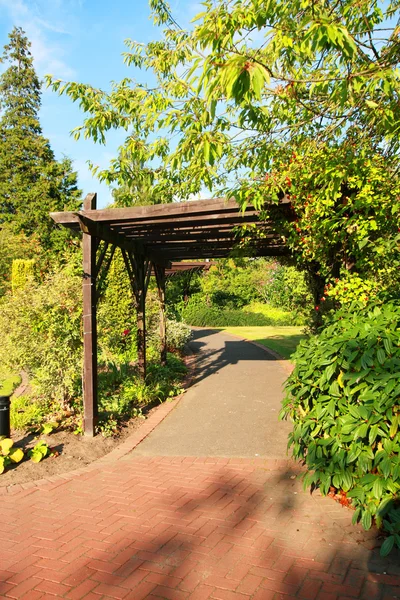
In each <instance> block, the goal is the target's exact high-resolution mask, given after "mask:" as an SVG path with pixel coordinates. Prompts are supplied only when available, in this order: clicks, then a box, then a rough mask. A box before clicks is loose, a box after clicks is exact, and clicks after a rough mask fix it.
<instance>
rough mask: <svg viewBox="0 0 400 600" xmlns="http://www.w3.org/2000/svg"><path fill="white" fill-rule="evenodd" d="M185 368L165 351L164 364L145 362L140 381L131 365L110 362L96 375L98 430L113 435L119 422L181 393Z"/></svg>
mask: <svg viewBox="0 0 400 600" xmlns="http://www.w3.org/2000/svg"><path fill="white" fill-rule="evenodd" d="M186 370H187V369H186V367H185V365H184V363H183V361H182V360H181V359H179V358H178V357H176V356H174V355H173V354H168V356H167V364H166V365H161V364H160V363H159V362H158V361H157V362H149V363H148V369H147V371H148V372H147V377H146V381H145V382H143V381H141V380H140V379H139V378H138V377H137V374H136V373H135V369H134V367H132V366H130V365H128V364H125V365H121V366H120V367H117V366H116V365H113V364H109V365H108V366H107V368H106V369H104V370H103V371H102V372H100V374H99V410H100V412H99V417H100V419H99V431H100V432H101V433H102V434H103V435H105V436H108V435H114V434H115V433H117V431H118V428H119V426H120V424H121V423H122V422H124V421H126V420H127V419H129V418H131V417H141V416H143V411H144V410H145V409H146V407H149V406H154V405H155V404H156V403H159V402H163V401H164V400H166V399H168V398H171V397H173V396H175V395H177V394H178V393H180V392H181V384H182V379H183V377H184V375H185V374H186Z"/></svg>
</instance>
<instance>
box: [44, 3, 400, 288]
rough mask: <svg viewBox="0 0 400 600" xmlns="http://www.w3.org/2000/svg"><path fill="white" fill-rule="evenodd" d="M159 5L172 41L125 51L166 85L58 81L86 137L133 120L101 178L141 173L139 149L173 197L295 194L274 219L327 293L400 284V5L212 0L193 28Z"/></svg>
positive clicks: (257, 201) (157, 14)
mask: <svg viewBox="0 0 400 600" xmlns="http://www.w3.org/2000/svg"><path fill="white" fill-rule="evenodd" d="M150 4H151V6H152V8H153V14H154V19H155V22H156V23H157V24H159V25H161V26H163V27H164V36H163V39H162V40H161V41H157V42H150V43H148V44H147V45H144V44H140V43H137V42H132V41H128V42H127V45H128V48H129V52H127V53H126V54H125V62H127V63H128V64H130V65H134V66H135V67H140V68H142V69H143V70H149V71H152V73H153V75H154V76H155V78H156V81H157V85H152V86H151V87H150V86H144V85H142V84H137V83H135V82H134V81H133V80H129V79H124V80H123V81H122V82H121V83H120V84H118V85H115V86H114V87H113V89H112V91H111V92H110V93H109V94H107V93H106V92H103V91H102V90H98V89H94V88H93V87H91V86H90V85H82V84H76V83H73V82H70V83H62V82H60V81H55V80H52V79H51V78H50V79H49V83H51V84H52V85H53V89H55V90H58V91H59V92H60V93H66V94H68V95H69V96H70V97H71V98H72V99H73V100H74V101H78V102H79V103H80V105H81V107H82V108H83V110H84V111H86V112H88V113H89V116H88V117H87V118H86V119H85V121H84V123H83V125H82V126H81V127H78V128H77V129H76V130H75V134H76V136H77V137H79V135H80V134H81V133H82V132H84V134H85V136H89V137H92V138H93V139H94V140H95V141H101V142H102V141H104V140H105V136H106V133H107V131H108V130H109V129H111V128H119V127H122V128H125V129H126V130H128V131H129V135H128V137H127V138H126V141H125V144H124V145H123V147H122V148H121V151H120V155H119V158H118V159H117V160H116V161H113V163H112V164H111V165H110V168H109V169H106V170H104V171H102V172H99V176H100V177H101V178H103V179H105V180H107V181H110V182H112V181H119V182H125V183H128V184H129V181H130V172H129V166H130V158H131V157H132V156H136V157H138V158H139V159H140V161H141V163H142V164H144V165H146V168H147V169H148V168H149V165H156V167H157V168H154V169H153V173H154V187H155V188H156V190H157V193H159V194H160V195H161V196H162V194H163V193H165V191H166V190H167V193H168V194H172V196H173V197H176V198H185V199H186V198H188V197H189V196H190V194H193V193H197V192H199V191H200V190H201V189H202V187H203V186H206V187H208V188H209V189H210V190H213V191H214V192H216V193H218V194H221V193H222V194H225V195H229V196H233V197H235V198H236V199H237V201H238V202H239V204H240V205H242V206H244V205H246V204H247V203H253V204H254V205H255V206H256V207H257V208H259V209H261V210H262V218H265V219H267V218H269V216H270V214H269V205H270V203H277V202H278V201H279V200H280V199H281V198H282V197H283V196H284V195H285V194H286V195H288V196H289V197H290V200H291V204H292V214H291V218H289V219H286V220H282V221H280V222H276V223H275V225H276V227H277V229H278V230H279V231H281V233H282V235H283V236H284V237H285V239H286V243H287V245H288V246H289V247H290V248H291V250H292V253H293V256H294V258H295V259H296V261H297V263H298V264H299V265H300V266H301V267H302V268H305V269H306V270H308V272H309V273H310V275H311V276H312V278H313V281H314V287H315V297H316V299H319V298H321V296H322V294H323V289H324V285H325V283H326V281H327V279H329V278H331V279H332V280H333V281H334V280H335V279H338V278H340V277H342V276H343V274H344V273H345V274H346V273H348V272H350V273H351V272H358V273H360V274H362V276H363V277H367V278H368V277H372V278H374V279H376V280H377V281H379V282H380V286H378V287H381V289H383V290H386V293H387V294H388V295H393V294H398V291H399V289H400V281H399V275H398V273H399V270H398V269H397V268H395V269H393V267H392V262H391V261H392V260H393V257H395V259H396V261H397V263H398V260H399V258H398V257H399V239H400V238H399V236H398V231H397V228H398V221H399V216H400V211H399V205H400V203H399V198H400V179H399V166H400V165H399V154H398V151H399V142H398V129H399V123H400V103H399V94H398V89H399V74H398V70H397V67H398V62H399V50H400V41H399V35H398V34H399V30H400V29H399V26H398V23H397V20H398V15H399V11H398V3H397V2H390V3H388V4H386V5H385V7H384V8H381V7H380V6H379V5H378V3H377V2H376V1H375V0H365V1H363V2H358V3H355V2H354V1H353V0H343V1H342V2H338V3H332V2H329V1H327V0H317V1H316V2H312V3H311V2H310V3H309V2H307V1H304V0H294V1H293V2H287V1H286V0H269V1H268V2H265V1H264V0H242V1H238V0H237V1H233V0H217V1H213V0H207V1H206V2H205V3H204V12H202V13H201V14H199V15H198V16H197V17H196V19H195V22H196V25H195V26H194V27H193V28H192V29H190V30H188V31H185V30H183V29H182V28H181V27H180V26H179V25H178V24H177V23H176V21H175V20H174V18H173V16H172V15H171V12H170V10H169V8H168V6H167V5H166V4H165V2H164V0H151V2H150Z"/></svg>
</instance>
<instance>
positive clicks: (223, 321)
mask: <svg viewBox="0 0 400 600" xmlns="http://www.w3.org/2000/svg"><path fill="white" fill-rule="evenodd" d="M180 314H181V317H182V319H183V321H184V322H185V323H188V324H189V325H193V326H194V327H257V326H263V325H280V326H282V325H302V324H303V321H304V319H303V318H302V316H301V315H300V316H299V315H298V314H297V313H295V312H292V313H290V312H286V311H284V310H281V309H278V308H274V307H271V306H267V305H263V304H262V303H253V304H250V305H249V306H244V307H243V308H220V307H218V306H214V305H212V304H211V305H210V306H208V305H207V304H206V303H205V301H204V298H203V296H202V295H201V294H195V295H193V296H192V297H191V298H190V300H189V302H187V303H186V304H185V305H183V306H181V308H180Z"/></svg>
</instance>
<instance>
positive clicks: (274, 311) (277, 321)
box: [243, 302, 306, 326]
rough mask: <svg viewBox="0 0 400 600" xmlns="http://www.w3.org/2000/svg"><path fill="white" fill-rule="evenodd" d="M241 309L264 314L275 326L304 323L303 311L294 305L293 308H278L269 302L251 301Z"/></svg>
mask: <svg viewBox="0 0 400 600" xmlns="http://www.w3.org/2000/svg"><path fill="white" fill-rule="evenodd" d="M243 310H244V311H245V312H246V313H257V314H261V315H264V317H266V318H267V319H269V320H271V321H272V324H273V325H275V326H279V325H283V326H285V325H286V326H292V325H305V324H306V317H305V316H304V313H303V312H302V311H301V307H300V310H298V309H297V308H296V307H294V308H293V309H285V308H279V307H277V306H271V305H269V304H263V303H262V302H252V303H251V304H249V305H248V306H244V307H243Z"/></svg>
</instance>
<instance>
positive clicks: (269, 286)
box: [262, 263, 313, 314]
mask: <svg viewBox="0 0 400 600" xmlns="http://www.w3.org/2000/svg"><path fill="white" fill-rule="evenodd" d="M262 292H263V299H264V301H265V302H267V303H268V304H270V305H271V306H274V307H277V308H282V309H284V310H287V311H292V310H294V311H297V312H302V313H303V314H306V313H307V312H309V311H310V309H311V308H312V306H313V298H312V294H311V291H310V287H309V286H308V284H307V281H306V278H305V275H304V273H303V272H301V271H299V270H298V269H296V268H295V267H291V266H285V265H281V264H279V263H275V265H274V269H271V270H270V271H269V279H268V281H267V282H266V283H265V285H264V287H263V290H262Z"/></svg>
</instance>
